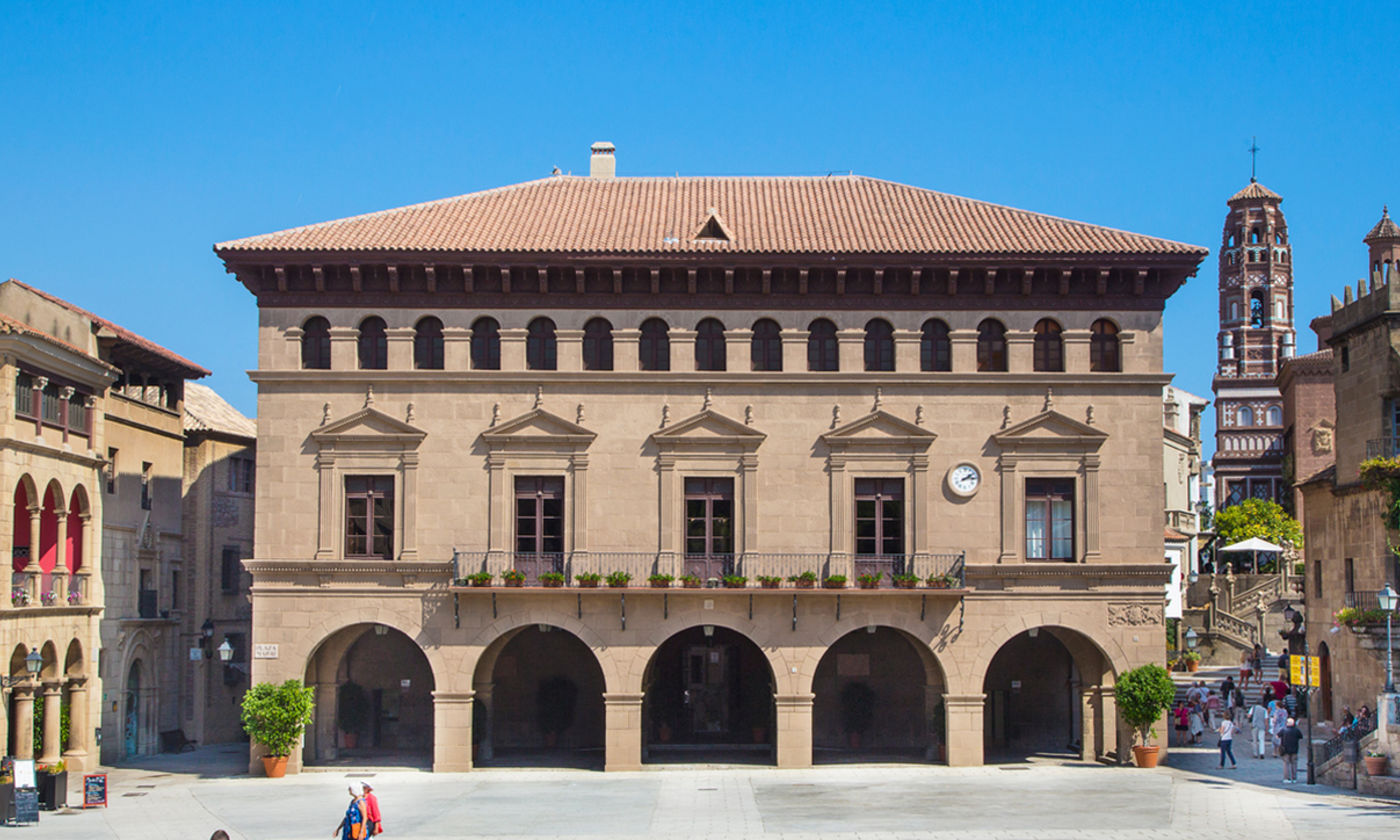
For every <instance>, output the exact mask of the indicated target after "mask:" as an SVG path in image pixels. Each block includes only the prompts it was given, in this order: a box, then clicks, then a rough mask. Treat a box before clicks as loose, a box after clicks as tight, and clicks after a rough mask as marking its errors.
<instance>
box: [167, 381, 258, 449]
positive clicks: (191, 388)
mask: <svg viewBox="0 0 1400 840" xmlns="http://www.w3.org/2000/svg"><path fill="white" fill-rule="evenodd" d="M184 422H185V431H187V432H222V433H224V434H228V435H236V436H238V437H246V438H256V437H257V436H258V424H257V423H255V422H253V421H252V420H249V419H248V418H247V417H244V416H243V414H242V413H241V412H239V410H238V409H236V408H234V407H233V406H231V405H229V404H228V402H227V401H226V400H225V399H224V398H223V397H221V396H219V394H218V392H217V391H215V390H214V389H213V388H210V387H209V386H208V385H200V384H198V383H195V382H189V383H186V385H185V421H184Z"/></svg>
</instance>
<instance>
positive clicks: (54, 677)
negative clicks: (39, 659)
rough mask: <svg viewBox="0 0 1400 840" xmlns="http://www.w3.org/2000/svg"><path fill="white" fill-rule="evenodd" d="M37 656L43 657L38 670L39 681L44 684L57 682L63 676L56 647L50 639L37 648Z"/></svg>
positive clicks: (61, 664)
mask: <svg viewBox="0 0 1400 840" xmlns="http://www.w3.org/2000/svg"><path fill="white" fill-rule="evenodd" d="M39 655H40V656H43V657H44V664H43V666H42V667H41V668H40V669H39V681H40V682H45V683H52V682H58V681H59V679H60V678H62V676H63V671H62V666H63V663H62V662H59V660H58V645H55V644H54V643H53V640H52V639H50V640H48V641H45V642H44V644H43V645H41V646H40V647H39Z"/></svg>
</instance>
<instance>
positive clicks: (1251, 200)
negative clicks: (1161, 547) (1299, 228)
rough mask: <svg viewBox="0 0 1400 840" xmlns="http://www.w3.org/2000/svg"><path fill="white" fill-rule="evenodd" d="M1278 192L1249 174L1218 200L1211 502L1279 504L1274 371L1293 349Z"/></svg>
mask: <svg viewBox="0 0 1400 840" xmlns="http://www.w3.org/2000/svg"><path fill="white" fill-rule="evenodd" d="M1282 201H1283V198H1282V197H1281V196H1279V194H1278V193H1276V192H1274V191H1273V190H1271V189H1269V188H1268V187H1265V186H1264V185H1263V184H1261V183H1259V182H1258V181H1256V180H1254V179H1253V178H1251V179H1250V181H1249V185H1248V186H1246V187H1245V188H1244V189H1242V190H1240V191H1239V192H1237V193H1235V194H1234V195H1232V196H1231V197H1230V199H1229V201H1228V202H1226V203H1227V204H1228V205H1229V207H1230V211H1229V212H1228V213H1227V214H1226V215H1225V228H1224V231H1223V232H1222V233H1221V244H1220V283H1219V301H1220V330H1219V332H1218V333H1217V334H1216V347H1217V366H1216V371H1215V379H1214V382H1213V384H1212V390H1214V392H1215V457H1214V459H1213V460H1212V464H1213V465H1214V467H1215V505H1216V509H1217V510H1219V509H1221V508H1224V507H1228V506H1230V505H1232V504H1238V503H1239V502H1242V501H1244V500H1245V499H1249V498H1256V499H1269V500H1272V501H1276V502H1278V503H1279V504H1282V505H1284V506H1285V507H1287V506H1288V505H1289V504H1290V501H1291V497H1292V494H1291V492H1290V491H1289V487H1288V484H1287V481H1286V479H1287V478H1288V477H1285V476H1284V475H1283V455H1284V450H1283V433H1284V427H1283V400H1282V398H1281V396H1280V394H1279V390H1278V386H1277V385H1276V384H1275V377H1276V376H1277V375H1278V370H1279V366H1280V365H1281V364H1282V362H1283V360H1284V359H1288V358H1291V357H1292V356H1293V350H1294V345H1295V335H1294V331H1293V246H1292V244H1291V243H1290V242H1289V238H1288V223H1287V222H1286V221H1285V220H1284V218H1283V212H1282V211H1281V210H1280V209H1279V204H1280V203H1282Z"/></svg>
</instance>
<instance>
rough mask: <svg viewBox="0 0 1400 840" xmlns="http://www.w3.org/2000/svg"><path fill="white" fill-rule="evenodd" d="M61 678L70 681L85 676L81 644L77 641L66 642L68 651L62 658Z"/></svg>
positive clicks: (85, 666)
mask: <svg viewBox="0 0 1400 840" xmlns="http://www.w3.org/2000/svg"><path fill="white" fill-rule="evenodd" d="M63 676H64V677H66V678H67V679H70V680H71V679H81V678H83V677H86V676H87V664H86V663H85V661H84V660H83V643H82V642H80V641H78V640H77V639H73V640H71V641H69V642H68V649H67V651H66V652H65V653H64V656H63Z"/></svg>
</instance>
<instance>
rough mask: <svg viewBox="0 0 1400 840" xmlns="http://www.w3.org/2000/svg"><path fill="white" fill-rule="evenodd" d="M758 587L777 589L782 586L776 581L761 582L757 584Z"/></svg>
mask: <svg viewBox="0 0 1400 840" xmlns="http://www.w3.org/2000/svg"><path fill="white" fill-rule="evenodd" d="M758 585H759V586H760V587H761V588H763V589H777V588H778V587H780V586H782V582H781V581H776V580H761V581H759V582H758Z"/></svg>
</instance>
